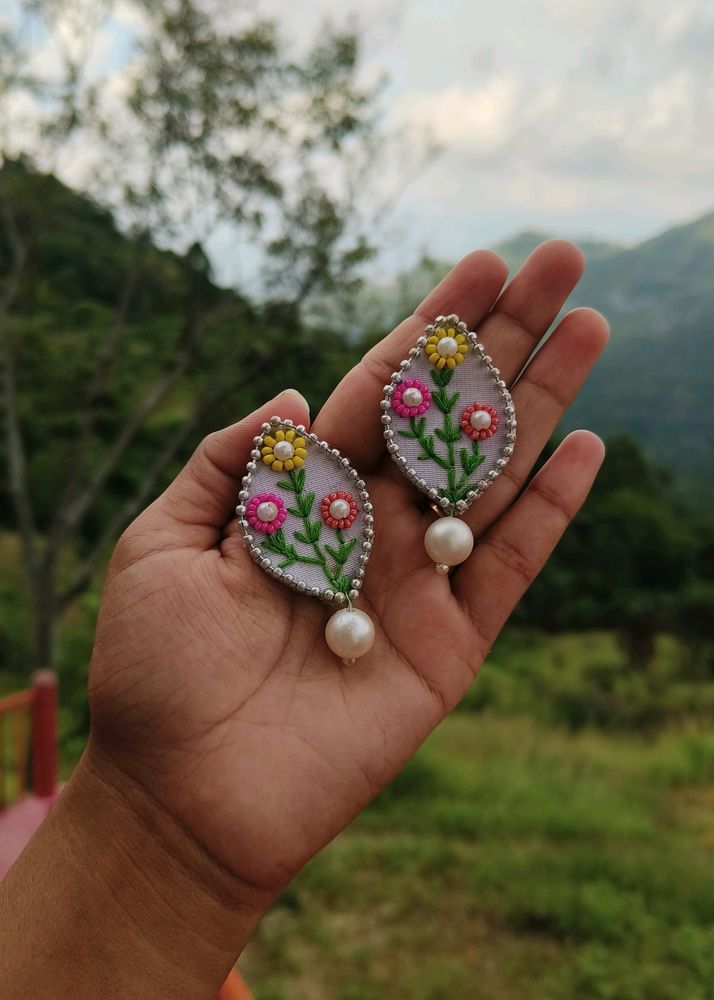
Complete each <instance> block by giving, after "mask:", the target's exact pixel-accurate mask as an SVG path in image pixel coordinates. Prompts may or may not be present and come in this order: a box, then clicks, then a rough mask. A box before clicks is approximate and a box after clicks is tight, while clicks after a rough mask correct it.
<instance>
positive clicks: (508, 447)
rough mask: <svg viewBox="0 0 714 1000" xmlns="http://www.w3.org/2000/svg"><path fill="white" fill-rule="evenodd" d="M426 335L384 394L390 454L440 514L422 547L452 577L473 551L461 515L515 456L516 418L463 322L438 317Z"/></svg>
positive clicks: (440, 570) (487, 359) (496, 376)
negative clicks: (452, 573)
mask: <svg viewBox="0 0 714 1000" xmlns="http://www.w3.org/2000/svg"><path fill="white" fill-rule="evenodd" d="M425 332H426V336H423V337H420V338H419V339H418V340H417V342H416V344H415V346H414V347H413V348H412V349H411V350H410V351H409V357H408V358H407V359H406V360H405V361H402V362H401V363H400V365H399V371H398V372H394V374H393V375H392V380H391V382H390V383H389V385H387V386H385V388H384V399H383V400H382V404H381V406H382V410H383V413H382V423H383V424H384V436H385V438H386V439H387V451H388V452H389V453H390V454H391V456H392V458H393V459H394V461H395V462H396V463H397V465H398V466H399V468H400V469H401V470H402V472H403V473H404V475H405V476H406V477H407V479H409V480H410V482H412V483H413V484H414V485H415V486H416V487H417V488H418V489H420V490H421V491H422V492H423V493H426V495H427V496H428V497H429V499H430V500H431V501H432V505H433V507H434V509H435V510H436V511H437V512H438V513H439V514H441V515H442V516H441V517H440V518H439V520H438V521H435V522H434V523H433V524H430V525H429V527H428V528H427V531H426V535H425V536H424V545H425V547H426V551H427V553H428V554H429V556H430V557H431V558H432V559H433V560H434V562H435V563H436V570H437V572H438V573H448V572H449V569H450V567H451V566H457V565H458V564H459V563H462V562H463V561H464V560H465V559H468V557H469V555H470V554H471V551H472V550H473V546H474V539H473V534H472V533H471V530H470V528H469V526H468V525H467V524H465V523H464V522H463V521H462V520H460V518H459V515H461V514H463V513H464V512H465V511H466V510H467V509H468V508H469V507H470V506H471V504H472V503H473V502H474V500H476V498H477V497H479V496H481V494H482V493H483V492H484V490H485V489H487V487H488V486H490V485H491V483H492V482H493V480H494V479H496V477H497V476H498V475H499V474H500V473H501V471H502V470H503V468H504V467H505V465H506V464H507V462H508V460H509V458H510V457H511V455H512V454H513V443H514V441H515V439H516V415H515V409H514V407H513V401H512V399H511V394H510V393H509V391H508V389H507V388H506V383H505V382H504V381H503V379H502V378H501V373H500V372H499V370H498V369H497V368H495V367H494V366H493V363H492V361H491V358H490V357H489V356H488V355H487V354H486V352H485V350H484V348H483V346H482V345H481V344H479V342H478V340H477V339H476V335H475V334H473V333H470V332H469V330H468V328H467V326H466V324H465V323H463V322H461V320H459V317H458V316H437V318H436V321H435V322H434V323H433V324H431V325H430V326H427V328H426V331H425ZM444 515H445V516H444Z"/></svg>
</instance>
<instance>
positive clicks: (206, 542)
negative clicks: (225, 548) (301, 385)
mask: <svg viewBox="0 0 714 1000" xmlns="http://www.w3.org/2000/svg"><path fill="white" fill-rule="evenodd" d="M272 416H279V417H283V418H284V419H286V420H292V421H293V422H294V423H296V424H305V425H306V426H307V425H308V423H309V420H310V410H309V407H308V404H307V401H306V400H305V399H304V398H303V396H301V395H300V393H299V392H297V391H296V390H295V389H286V390H285V391H284V392H281V393H280V394H279V395H278V396H276V397H275V399H273V400H271V401H270V402H269V403H265V405H264V406H261V407H260V408H259V409H257V410H255V411H254V412H253V413H251V414H250V415H249V416H247V417H245V418H244V419H243V420H241V421H239V422H238V423H237V424H232V425H231V426H230V427H225V428H223V430H220V431H214V432H213V433H212V434H209V435H208V436H207V437H205V438H204V439H203V441H201V443H200V444H199V446H198V448H197V449H196V451H195V452H194V453H193V455H192V456H191V458H190V459H189V460H188V462H187V463H186V465H185V466H184V468H183V469H182V470H181V472H179V474H178V476H177V477H176V478H175V479H174V481H173V482H172V483H171V485H170V486H169V487H168V489H167V490H166V491H165V492H164V493H162V495H161V496H160V497H159V498H158V500H155V501H154V503H153V504H152V505H151V506H150V507H148V508H147V510H146V511H144V514H142V515H141V518H140V519H139V520H140V522H141V524H140V527H145V528H147V529H148V530H150V531H156V530H162V529H163V530H166V531H168V532H170V533H171V535H172V537H173V539H174V541H175V544H176V545H177V547H178V546H188V547H201V548H205V549H208V548H211V547H212V546H213V545H215V544H216V542H218V541H219V539H220V537H221V532H222V528H223V526H224V525H225V524H226V522H227V521H228V520H229V518H230V517H231V516H232V514H233V510H234V508H235V505H236V503H237V502H238V491H239V490H240V480H241V477H242V476H243V473H244V472H245V467H246V464H247V462H248V459H249V456H250V451H251V448H252V447H253V438H254V437H255V435H256V434H259V433H260V425H261V424H262V423H264V422H265V421H267V420H269V419H270V418H271V417H272ZM137 523H138V522H137Z"/></svg>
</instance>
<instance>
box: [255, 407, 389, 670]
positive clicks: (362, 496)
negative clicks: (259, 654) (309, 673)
mask: <svg viewBox="0 0 714 1000" xmlns="http://www.w3.org/2000/svg"><path fill="white" fill-rule="evenodd" d="M260 431H261V433H260V434H259V435H258V436H257V437H255V438H254V439H253V451H252V452H251V460H250V461H249V462H248V466H247V468H246V473H245V475H244V477H243V488H242V489H241V491H240V493H239V494H238V499H239V501H240V503H239V504H238V506H237V507H236V514H237V516H238V523H239V525H240V527H241V529H242V531H243V535H244V540H245V544H246V546H247V547H248V550H249V551H250V554H251V556H252V557H253V559H254V560H255V561H256V562H257V563H258V565H259V566H260V567H261V569H263V570H265V572H266V573H269V574H270V575H271V576H273V577H275V578H276V579H277V580H280V581H281V582H282V583H285V584H287V585H288V586H289V587H292V589H293V590H297V591H298V592H299V593H301V594H307V595H308V596H310V597H317V598H319V599H320V600H321V601H324V602H325V603H326V604H330V605H333V606H336V607H337V609H338V610H337V611H335V613H334V614H333V615H332V616H331V617H330V618H329V619H328V622H327V625H326V627H325V640H326V642H327V645H328V646H329V647H330V649H331V650H332V652H333V653H335V655H336V656H339V657H341V658H342V659H343V660H344V661H345V663H348V664H350V663H353V662H354V661H355V660H356V659H357V657H359V656H364V654H365V653H367V652H369V650H370V649H371V648H372V645H373V643H374V625H373V624H372V620H371V618H369V616H368V615H366V614H365V613H364V611H358V610H357V609H355V608H353V607H352V602H353V601H356V600H357V598H358V597H359V592H360V589H361V587H362V581H363V579H364V574H365V568H366V566H367V562H368V560H369V554H370V551H371V549H372V540H373V538H374V517H373V515H372V504H371V503H370V501H369V493H368V492H367V489H366V486H365V482H364V480H363V479H360V476H359V473H358V472H357V470H356V469H353V468H352V466H351V465H350V463H349V461H348V460H347V459H346V458H343V457H342V456H341V455H340V453H339V451H338V450H337V448H331V447H330V445H329V444H328V443H327V441H320V440H319V438H317V437H315V435H314V434H309V433H308V432H307V431H306V430H305V428H304V427H303V426H302V425H301V424H298V425H297V426H296V425H295V424H293V422H292V421H291V420H282V419H281V418H280V417H271V418H270V423H265V424H263V425H262V426H261V428H260Z"/></svg>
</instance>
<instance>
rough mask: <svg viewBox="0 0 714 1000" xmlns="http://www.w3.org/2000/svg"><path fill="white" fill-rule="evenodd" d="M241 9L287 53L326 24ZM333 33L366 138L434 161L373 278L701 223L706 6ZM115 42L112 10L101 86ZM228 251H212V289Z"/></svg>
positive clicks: (463, 17) (555, 11)
mask: <svg viewBox="0 0 714 1000" xmlns="http://www.w3.org/2000/svg"><path fill="white" fill-rule="evenodd" d="M6 3H8V4H9V5H10V7H8V8H6V9H10V8H11V7H12V6H16V5H17V3H18V0H6ZM254 6H255V7H256V8H257V10H258V11H259V12H260V13H261V14H264V15H274V16H276V17H277V18H278V19H279V21H280V22H281V23H282V25H283V27H284V30H285V32H286V34H287V35H289V37H290V38H292V39H294V40H295V41H296V43H297V44H298V45H299V44H301V43H303V42H304V43H305V44H306V45H307V44H308V43H309V41H310V40H311V39H312V38H314V37H315V34H316V33H318V32H319V30H320V25H321V23H322V21H323V19H324V18H325V17H331V18H332V19H333V21H334V20H335V15H334V12H335V6H336V5H335V4H334V0H313V2H312V3H310V4H297V3H295V2H294V0H255V4H254ZM224 9H225V10H227V11H228V10H230V7H226V8H224ZM350 10H352V11H354V14H353V15H350V14H349V11H350ZM350 17H352V18H353V20H354V21H355V23H356V24H357V25H358V26H359V28H360V31H361V33H362V36H363V44H364V62H363V67H362V73H363V75H364V78H365V79H367V80H376V79H378V78H382V77H384V76H386V78H387V81H388V82H387V86H386V89H385V91H384V94H383V108H384V127H385V128H386V129H387V130H388V131H392V130H393V131H394V132H395V133H401V132H402V131H403V130H405V129H407V130H409V131H410V133H411V134H412V135H417V136H429V137H430V139H432V140H434V141H435V142H436V144H437V145H438V148H439V150H440V152H439V155H438V156H436V157H435V158H434V159H433V160H432V161H431V162H430V163H429V164H428V165H427V166H426V167H425V168H424V169H422V170H421V171H418V172H417V173H416V177H415V179H413V180H411V182H410V183H409V184H408V185H407V186H406V187H405V190H404V191H403V192H402V194H401V197H400V200H399V202H398V204H397V206H396V208H395V210H394V212H393V215H392V218H391V220H390V226H389V228H390V240H389V247H388V248H387V249H385V250H384V252H383V253H382V256H381V258H380V261H379V264H378V266H379V267H380V268H382V269H386V270H387V271H393V270H397V269H398V268H401V267H404V266H408V265H409V263H411V262H413V261H414V260H416V259H417V258H418V256H419V255H420V254H421V253H422V252H423V251H427V252H428V253H429V254H431V255H433V256H435V257H439V258H443V259H446V260H453V259H455V258H457V257H458V256H460V255H461V254H462V253H465V252H467V251H468V250H469V249H471V248H473V247H476V246H488V245H493V244H496V243H498V242H499V241H501V240H502V239H504V238H506V237H508V236H511V235H513V234H514V233H517V232H520V231H522V230H524V229H538V230H542V231H544V232H547V233H552V234H555V235H560V236H569V237H576V238H577V237H589V238H593V237H594V238H600V239H604V240H610V241H615V242H623V243H633V242H637V241H639V240H641V239H643V238H646V237H648V236H650V235H653V234H655V233H657V232H659V231H660V230H662V229H664V228H666V227H668V226H669V225H672V224H676V223H678V222H683V221H688V220H689V219H692V218H695V217H697V216H698V215H701V214H704V213H705V212H707V211H709V210H711V209H712V208H714V190H713V188H714V186H713V185H712V177H714V58H713V53H714V0H500V2H494V0H490V2H488V3H486V2H482V0H361V2H359V3H355V4H354V5H353V7H351V8H350V6H349V4H346V5H342V4H341V5H340V14H339V16H338V18H337V22H338V23H349V22H350ZM130 27H131V26H130V24H129V23H128V22H127V21H126V20H125V21H122V15H121V5H120V16H119V17H118V18H115V20H114V21H113V23H112V25H111V27H110V29H109V30H108V31H107V32H105V34H104V36H103V38H102V43H101V52H100V54H99V55H98V56H97V58H98V60H99V62H101V65H102V66H103V67H104V70H105V71H106V67H107V66H109V67H116V68H117V71H118V72H120V71H121V66H122V61H123V60H125V59H126V54H127V51H128V48H127V37H128V33H129V30H130ZM403 155H404V156H405V157H406V158H408V157H409V148H408V147H407V148H406V149H405V150H404V154H403ZM415 158H416V154H415ZM74 166H76V162H75V164H74ZM412 166H413V165H412V164H405V171H404V173H405V176H411V175H412V174H413V173H414V171H413V170H412V169H411V168H412ZM65 169H66V171H67V174H68V176H67V179H68V180H71V179H72V176H71V175H72V170H73V165H72V162H71V161H68V162H67V164H66V167H65ZM230 240H231V238H230V235H228V236H227V235H226V234H225V233H224V234H223V236H222V237H220V238H219V239H218V240H217V242H216V244H215V247H214V253H215V256H216V258H217V259H220V261H221V262H222V268H223V271H224V273H223V275H222V277H223V278H224V279H225V280H227V281H230V280H231V277H232V276H233V274H232V266H233V265H232V263H231V252H230Z"/></svg>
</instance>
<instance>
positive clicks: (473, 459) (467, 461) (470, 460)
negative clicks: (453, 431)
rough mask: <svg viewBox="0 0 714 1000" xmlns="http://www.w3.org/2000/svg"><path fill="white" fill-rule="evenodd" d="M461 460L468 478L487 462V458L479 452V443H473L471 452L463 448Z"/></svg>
mask: <svg viewBox="0 0 714 1000" xmlns="http://www.w3.org/2000/svg"><path fill="white" fill-rule="evenodd" d="M459 458H460V459H461V467H462V468H463V470H464V472H465V474H466V476H467V477H468V476H470V475H471V474H472V473H474V472H475V471H476V469H478V467H479V465H481V463H482V462H484V461H485V459H486V456H485V455H482V454H481V452H480V451H479V446H478V441H472V442H471V451H470V452H468V451H467V450H466V448H462V449H461V451H460V452H459Z"/></svg>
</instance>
